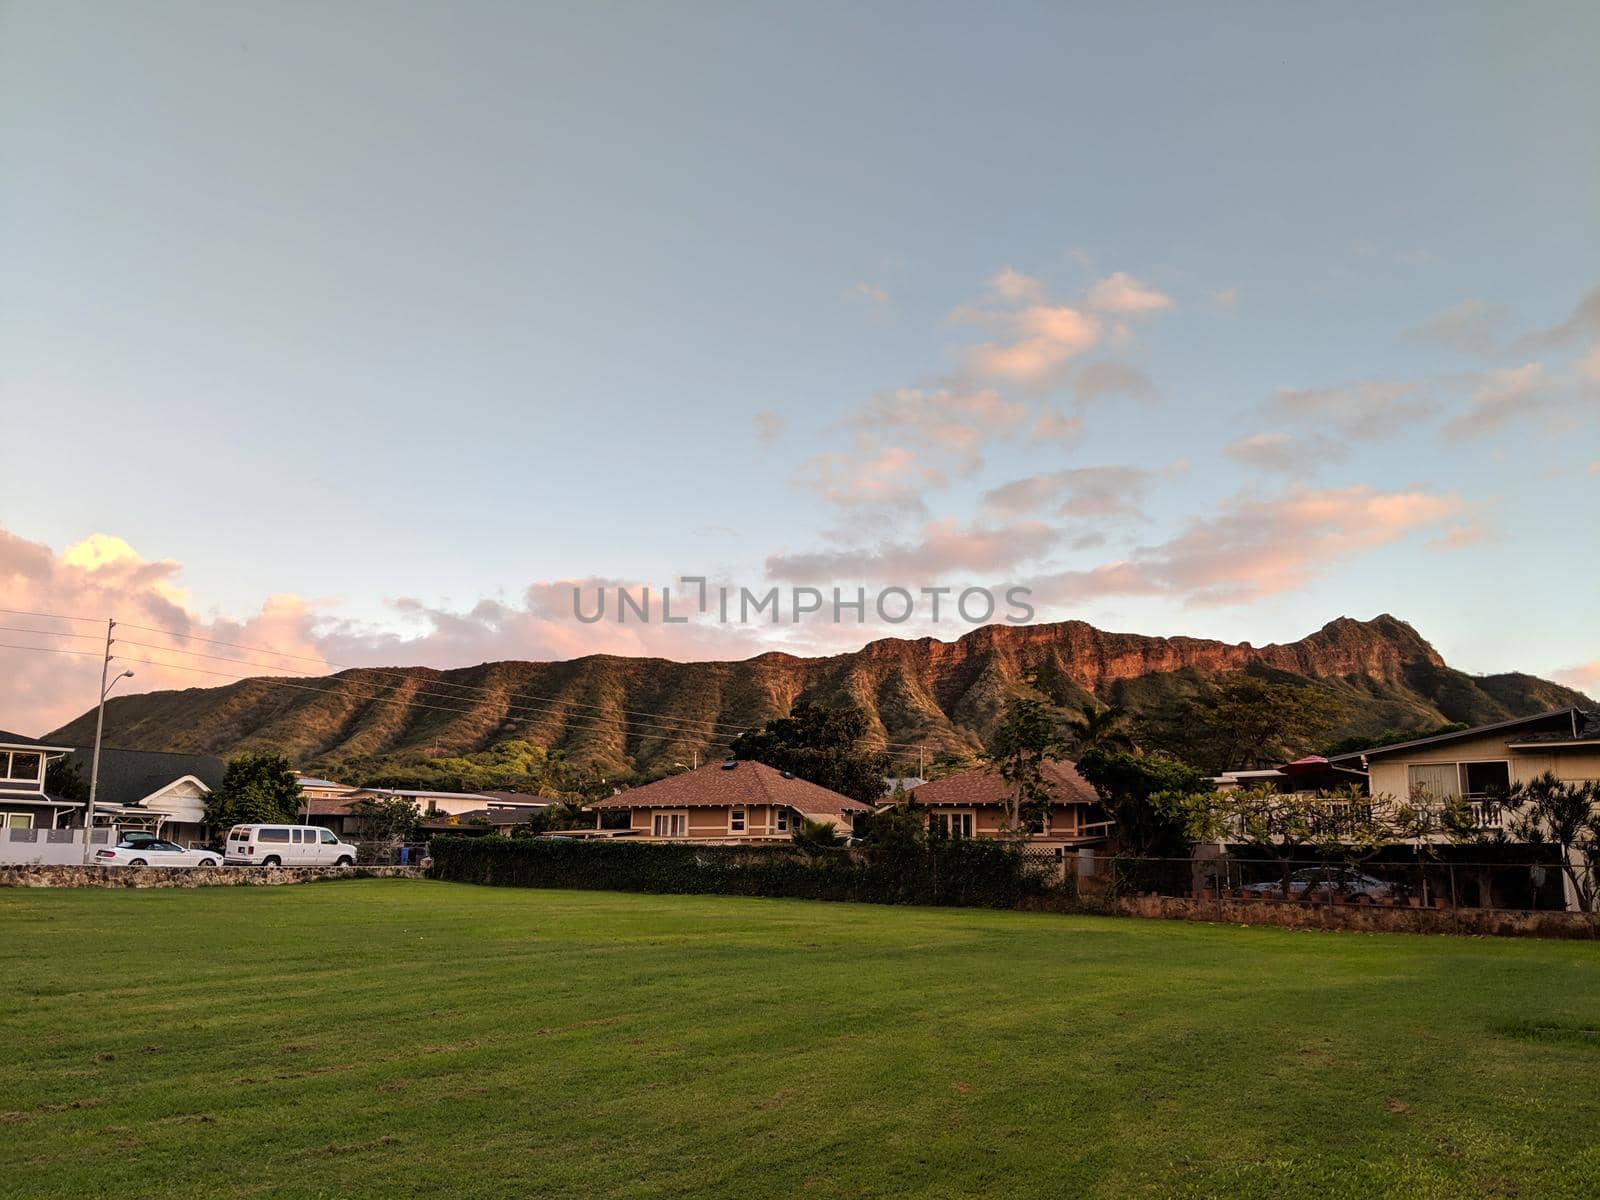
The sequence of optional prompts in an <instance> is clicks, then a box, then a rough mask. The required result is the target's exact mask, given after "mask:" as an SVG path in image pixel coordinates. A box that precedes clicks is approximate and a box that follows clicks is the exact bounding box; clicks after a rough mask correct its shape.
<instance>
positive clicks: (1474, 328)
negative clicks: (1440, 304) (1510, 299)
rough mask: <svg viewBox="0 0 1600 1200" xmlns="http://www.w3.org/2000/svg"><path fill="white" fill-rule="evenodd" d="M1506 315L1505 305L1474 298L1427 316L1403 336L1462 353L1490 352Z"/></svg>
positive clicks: (1503, 325)
mask: <svg viewBox="0 0 1600 1200" xmlns="http://www.w3.org/2000/svg"><path fill="white" fill-rule="evenodd" d="M1509 318H1510V314H1509V312H1508V311H1507V310H1506V308H1505V307H1504V306H1502V305H1499V304H1490V303H1489V302H1488V301H1487V300H1479V299H1476V298H1474V299H1470V300H1463V301H1462V302H1461V303H1460V304H1457V305H1456V306H1455V307H1453V308H1447V309H1445V310H1444V311H1443V312H1441V313H1438V314H1436V315H1435V316H1432V317H1429V318H1428V319H1427V320H1426V321H1424V322H1422V324H1420V325H1416V326H1413V327H1412V328H1410V329H1408V330H1406V332H1405V333H1404V334H1403V335H1402V336H1403V337H1404V338H1405V340H1407V341H1412V342H1426V343H1429V344H1432V345H1436V346H1444V347H1447V348H1448V349H1451V350H1459V351H1461V352H1462V353H1463V354H1491V353H1493V352H1494V350H1495V349H1496V347H1498V345H1499V343H1500V337H1501V334H1502V332H1503V331H1504V329H1505V326H1506V323H1507V321H1508V320H1509Z"/></svg>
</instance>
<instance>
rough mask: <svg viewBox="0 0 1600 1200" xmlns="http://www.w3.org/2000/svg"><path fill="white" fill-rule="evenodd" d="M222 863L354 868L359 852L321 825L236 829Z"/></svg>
mask: <svg viewBox="0 0 1600 1200" xmlns="http://www.w3.org/2000/svg"><path fill="white" fill-rule="evenodd" d="M222 861H223V862H224V863H226V864H227V865H228V866H230V867H353V866H355V864H356V848H355V847H354V846H352V845H349V844H348V843H346V842H341V841H340V840H339V839H338V838H336V837H334V836H333V830H331V829H324V828H322V826H320V825H235V826H234V827H233V828H232V829H230V830H228V840H227V842H226V844H225V845H224V847H223V853H222Z"/></svg>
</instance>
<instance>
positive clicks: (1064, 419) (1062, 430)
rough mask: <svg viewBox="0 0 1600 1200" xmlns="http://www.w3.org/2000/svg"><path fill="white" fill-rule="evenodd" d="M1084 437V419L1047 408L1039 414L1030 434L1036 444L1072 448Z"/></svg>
mask: <svg viewBox="0 0 1600 1200" xmlns="http://www.w3.org/2000/svg"><path fill="white" fill-rule="evenodd" d="M1082 436H1083V418H1081V417H1074V416H1071V415H1070V414H1068V413H1063V412H1058V411H1057V410H1055V409H1053V408H1046V409H1044V410H1043V411H1041V412H1040V413H1039V419H1038V420H1037V421H1035V422H1034V425H1033V429H1032V431H1031V432H1030V434H1029V437H1031V438H1032V439H1033V440H1034V441H1036V442H1052V443H1054V444H1056V445H1059V446H1070V445H1072V444H1073V443H1075V442H1076V441H1077V440H1078V439H1079V438H1081V437H1082Z"/></svg>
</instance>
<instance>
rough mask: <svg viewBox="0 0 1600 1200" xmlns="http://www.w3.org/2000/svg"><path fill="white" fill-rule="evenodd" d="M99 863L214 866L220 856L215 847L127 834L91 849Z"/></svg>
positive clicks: (148, 865)
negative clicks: (188, 845)
mask: <svg viewBox="0 0 1600 1200" xmlns="http://www.w3.org/2000/svg"><path fill="white" fill-rule="evenodd" d="M94 861H95V865H96V866H101V867H215V866H219V865H220V864H221V863H222V856H221V855H220V854H218V853H217V852H216V851H215V850H189V849H186V848H184V847H183V846H180V845H178V843H177V842H169V841H167V840H165V839H164V838H158V837H155V836H153V835H151V834H148V833H144V834H138V833H136V834H128V835H126V836H124V837H122V838H121V839H119V840H118V842H117V844H116V845H115V846H111V847H108V848H106V849H103V850H96V851H95V852H94Z"/></svg>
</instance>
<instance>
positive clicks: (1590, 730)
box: [1506, 708, 1600, 743]
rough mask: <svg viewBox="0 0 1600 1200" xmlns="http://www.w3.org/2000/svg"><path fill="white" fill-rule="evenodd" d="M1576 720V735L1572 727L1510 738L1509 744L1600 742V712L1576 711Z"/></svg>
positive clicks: (1574, 722) (1508, 739)
mask: <svg viewBox="0 0 1600 1200" xmlns="http://www.w3.org/2000/svg"><path fill="white" fill-rule="evenodd" d="M1574 712H1575V713H1576V718H1575V720H1574V721H1573V724H1574V725H1576V726H1577V729H1578V732H1577V733H1576V734H1574V733H1573V732H1572V731H1571V727H1568V728H1567V729H1552V730H1549V731H1546V732H1541V733H1525V734H1522V735H1520V736H1517V737H1509V738H1507V739H1506V741H1508V742H1518V743H1521V742H1541V743H1542V742H1552V743H1560V742H1594V741H1600V712H1588V711H1587V710H1585V709H1581V708H1579V709H1575V710H1574Z"/></svg>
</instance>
